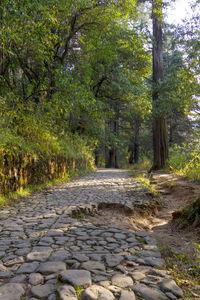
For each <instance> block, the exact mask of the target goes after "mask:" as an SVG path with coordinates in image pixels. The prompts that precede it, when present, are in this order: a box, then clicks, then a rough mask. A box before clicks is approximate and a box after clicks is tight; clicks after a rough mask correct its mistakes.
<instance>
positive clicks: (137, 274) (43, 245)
mask: <svg viewBox="0 0 200 300" xmlns="http://www.w3.org/2000/svg"><path fill="white" fill-rule="evenodd" d="M130 191H131V193H130ZM150 201H153V200H150V197H147V196H146V195H145V193H143V190H141V187H139V185H138V183H137V182H135V181H134V180H133V179H131V178H130V176H129V174H128V173H127V172H126V171H123V170H115V169H100V170H98V171H97V172H96V173H92V174H90V175H87V176H84V177H82V178H79V179H76V180H73V181H71V182H68V183H64V184H61V185H58V186H56V187H53V188H51V189H47V190H45V191H43V192H40V193H37V194H35V195H34V196H31V197H29V198H27V199H24V200H22V201H20V202H18V203H17V204H16V205H15V206H12V207H8V208H4V209H1V214H0V300H18V299H30V300H34V299H48V300H55V299H61V300H77V299H81V300H112V299H119V300H134V299H147V300H148V299H149V300H162V299H163V300H164V299H177V298H181V297H182V296H183V293H182V290H181V289H180V288H179V287H178V286H177V285H176V283H175V282H174V281H173V280H172V279H170V278H169V276H168V274H167V271H166V270H165V269H164V261H163V259H162V258H161V256H160V252H159V250H158V248H157V246H156V242H155V240H154V239H153V238H152V237H151V236H150V234H149V233H147V232H133V231H130V230H127V229H126V230H125V229H121V228H120V226H119V227H116V226H115V227H114V226H111V225H109V224H102V225H98V226H97V225H94V224H92V223H91V222H90V221H89V220H88V219H87V216H86V217H84V216H85V214H87V213H92V212H95V211H96V210H98V208H99V207H100V206H105V205H113V204H115V205H119V206H121V207H124V208H127V209H128V210H134V207H137V206H138V205H139V206H142V205H143V206H146V205H149V204H150V203H149V202H150ZM97 218H98V215H97Z"/></svg>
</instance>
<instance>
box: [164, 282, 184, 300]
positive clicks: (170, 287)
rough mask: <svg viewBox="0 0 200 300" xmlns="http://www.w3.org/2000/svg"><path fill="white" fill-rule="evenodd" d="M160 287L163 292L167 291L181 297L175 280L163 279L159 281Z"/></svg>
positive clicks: (180, 291) (181, 293) (181, 294)
mask: <svg viewBox="0 0 200 300" xmlns="http://www.w3.org/2000/svg"><path fill="white" fill-rule="evenodd" d="M160 288H161V290H162V291H163V292H168V293H172V294H174V295H175V296H176V297H178V298H181V297H183V291H182V289H181V288H180V287H178V285H177V284H176V282H175V281H174V280H172V279H165V280H163V281H161V283H160Z"/></svg>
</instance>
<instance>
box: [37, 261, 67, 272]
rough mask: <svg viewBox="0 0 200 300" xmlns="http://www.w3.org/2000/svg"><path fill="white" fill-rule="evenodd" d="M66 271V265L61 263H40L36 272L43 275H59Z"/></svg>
mask: <svg viewBox="0 0 200 300" xmlns="http://www.w3.org/2000/svg"><path fill="white" fill-rule="evenodd" d="M65 270H66V264H65V263H64V262H62V261H49V262H45V263H41V264H40V266H39V268H38V270H37V271H38V272H39V273H42V274H44V275H48V274H54V273H60V272H62V271H65Z"/></svg>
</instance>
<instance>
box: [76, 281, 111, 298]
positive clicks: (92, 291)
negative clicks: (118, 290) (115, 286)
mask: <svg viewBox="0 0 200 300" xmlns="http://www.w3.org/2000/svg"><path fill="white" fill-rule="evenodd" d="M81 300H115V297H114V295H113V293H111V292H110V291H108V290H107V289H105V288H104V287H102V286H98V285H93V286H91V287H89V288H87V289H86V290H85V291H84V293H83V294H82V296H81Z"/></svg>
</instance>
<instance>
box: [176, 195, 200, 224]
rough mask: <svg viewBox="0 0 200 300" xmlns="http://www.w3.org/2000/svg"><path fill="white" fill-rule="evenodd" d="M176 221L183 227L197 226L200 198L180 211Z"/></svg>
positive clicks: (199, 218)
mask: <svg viewBox="0 0 200 300" xmlns="http://www.w3.org/2000/svg"><path fill="white" fill-rule="evenodd" d="M176 222H177V223H178V224H183V225H184V226H185V227H187V226H190V225H194V226H195V227H198V226H199V225H200V198H198V199H197V200H196V201H194V202H193V203H191V204H189V205H188V206H187V207H185V208H184V209H183V210H182V211H180V218H178V219H177V220H176Z"/></svg>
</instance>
